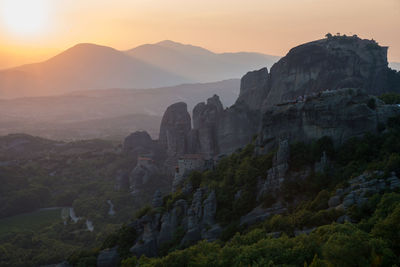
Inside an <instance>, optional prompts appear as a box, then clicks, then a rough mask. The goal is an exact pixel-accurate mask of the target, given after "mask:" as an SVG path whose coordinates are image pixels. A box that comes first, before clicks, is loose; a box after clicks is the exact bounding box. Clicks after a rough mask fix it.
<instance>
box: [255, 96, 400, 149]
mask: <svg viewBox="0 0 400 267" xmlns="http://www.w3.org/2000/svg"><path fill="white" fill-rule="evenodd" d="M373 103H374V104H373ZM396 115H400V108H399V107H398V106H397V105H384V103H383V102H382V101H380V100H379V99H377V98H376V97H374V96H369V95H367V94H366V93H365V92H364V91H362V90H360V89H341V90H336V91H329V92H323V93H321V94H320V95H319V96H315V97H313V98H309V99H307V100H306V101H302V102H298V103H291V104H290V103H289V104H282V105H277V106H272V107H269V108H266V109H265V110H264V111H263V115H262V116H263V117H262V123H261V129H260V133H259V138H258V145H259V146H261V147H264V149H265V150H267V151H268V150H270V149H271V148H272V147H276V145H277V143H278V141H279V140H281V139H288V140H289V141H290V142H296V141H301V142H306V143H308V142H310V141H312V140H315V139H319V138H321V137H323V136H328V137H330V138H332V140H333V142H334V144H336V145H339V144H342V143H343V142H344V141H346V140H348V139H349V138H351V137H355V136H361V135H363V134H365V133H367V132H371V133H375V132H377V130H378V126H379V124H380V123H385V122H386V121H387V119H388V118H390V117H393V116H396Z"/></svg>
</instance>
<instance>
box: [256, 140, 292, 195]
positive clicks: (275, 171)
mask: <svg viewBox="0 0 400 267" xmlns="http://www.w3.org/2000/svg"><path fill="white" fill-rule="evenodd" d="M289 158H290V147H289V141H288V140H287V139H283V140H280V141H279V144H278V151H277V152H276V154H275V156H274V158H273V162H272V168H271V169H269V170H268V172H267V178H266V179H265V182H264V183H263V185H262V186H261V187H259V188H260V191H259V193H258V199H260V198H262V197H265V195H266V194H272V193H275V192H276V191H278V190H279V189H280V186H281V184H282V182H283V181H284V180H285V175H286V173H287V171H288V170H289Z"/></svg>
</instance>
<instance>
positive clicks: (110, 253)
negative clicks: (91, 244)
mask: <svg viewBox="0 0 400 267" xmlns="http://www.w3.org/2000/svg"><path fill="white" fill-rule="evenodd" d="M119 262H120V257H119V255H118V251H117V247H114V248H110V249H106V250H102V251H100V253H99V255H98V257H97V266H99V267H116V266H118V265H119Z"/></svg>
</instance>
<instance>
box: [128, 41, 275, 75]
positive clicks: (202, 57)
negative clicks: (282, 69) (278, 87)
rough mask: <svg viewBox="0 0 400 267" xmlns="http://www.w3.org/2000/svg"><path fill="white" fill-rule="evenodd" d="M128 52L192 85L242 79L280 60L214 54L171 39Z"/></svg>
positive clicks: (262, 55)
mask: <svg viewBox="0 0 400 267" xmlns="http://www.w3.org/2000/svg"><path fill="white" fill-rule="evenodd" d="M126 53H127V54H128V55H130V56H132V57H134V58H135V59H139V60H142V61H144V62H146V63H148V64H151V65H153V66H157V67H159V68H161V69H164V70H170V71H172V70H174V71H175V73H176V74H179V75H181V76H184V77H187V78H189V79H191V80H192V81H193V82H200V81H201V82H211V81H217V80H225V79H231V78H239V77H241V76H243V74H244V73H245V72H247V71H248V70H251V69H259V68H262V67H268V68H270V67H271V66H272V65H273V64H274V63H275V62H276V61H278V60H279V58H280V57H278V56H271V55H265V54H261V53H254V52H237V53H213V52H211V51H209V50H207V49H204V48H202V47H198V46H193V45H184V44H181V43H177V42H173V41H170V40H165V41H162V42H159V43H156V44H145V45H141V46H138V47H136V48H133V49H131V50H128V51H126ZM171 62H173V65H170V64H171Z"/></svg>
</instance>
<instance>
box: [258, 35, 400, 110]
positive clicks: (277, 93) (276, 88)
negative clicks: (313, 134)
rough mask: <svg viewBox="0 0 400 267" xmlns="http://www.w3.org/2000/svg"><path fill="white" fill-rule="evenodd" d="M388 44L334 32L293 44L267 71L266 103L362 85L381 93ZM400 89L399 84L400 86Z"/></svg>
mask: <svg viewBox="0 0 400 267" xmlns="http://www.w3.org/2000/svg"><path fill="white" fill-rule="evenodd" d="M388 70H389V69H388V63H387V47H381V46H379V45H378V44H377V43H376V42H375V41H371V40H363V39H360V38H358V37H346V36H334V37H331V38H326V39H322V40H318V41H314V42H310V43H306V44H303V45H300V46H297V47H295V48H292V49H291V50H290V51H289V53H288V54H287V55H286V56H285V57H283V58H282V59H281V60H279V61H278V62H277V63H276V64H274V65H273V66H272V68H271V72H270V92H269V94H268V97H267V98H266V99H265V104H267V105H273V104H278V103H281V102H285V101H291V100H293V99H296V98H297V97H299V96H305V95H311V94H312V93H316V92H320V91H322V90H327V89H329V90H336V89H340V88H363V89H364V90H365V91H366V92H367V93H368V94H372V95H380V94H382V93H383V92H385V91H388V90H393V88H388V84H387V82H388V81H387V72H388ZM399 89H400V88H399Z"/></svg>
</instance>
